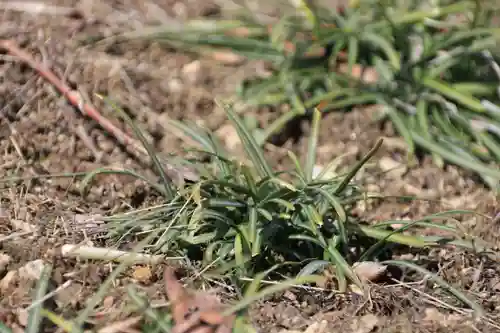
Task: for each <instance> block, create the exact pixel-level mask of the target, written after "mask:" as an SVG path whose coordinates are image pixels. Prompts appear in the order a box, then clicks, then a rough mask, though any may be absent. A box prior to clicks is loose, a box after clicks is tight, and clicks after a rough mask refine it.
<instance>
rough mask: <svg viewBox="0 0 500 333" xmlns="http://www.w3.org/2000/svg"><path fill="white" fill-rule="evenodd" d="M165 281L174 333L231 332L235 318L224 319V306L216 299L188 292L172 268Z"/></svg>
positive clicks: (211, 296) (165, 273)
mask: <svg viewBox="0 0 500 333" xmlns="http://www.w3.org/2000/svg"><path fill="white" fill-rule="evenodd" d="M163 280H164V285H165V293H166V295H167V298H168V300H169V301H170V303H171V310H172V317H173V319H174V322H175V326H174V327H173V329H172V333H186V332H188V331H189V332H190V333H231V331H232V327H233V324H234V319H235V316H234V315H232V316H228V317H224V316H222V313H223V306H222V304H221V303H220V302H219V301H218V299H217V298H216V297H214V296H213V295H210V294H208V293H193V292H190V291H189V290H187V289H185V288H184V286H182V284H181V283H180V282H179V281H178V280H177V278H176V277H175V273H174V269H173V268H171V267H166V268H165V271H164V275H163Z"/></svg>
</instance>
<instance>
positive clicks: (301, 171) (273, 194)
mask: <svg viewBox="0 0 500 333" xmlns="http://www.w3.org/2000/svg"><path fill="white" fill-rule="evenodd" d="M218 104H219V105H220V107H222V108H223V109H224V110H225V112H226V114H227V117H228V119H230V121H231V122H232V123H233V125H234V127H235V129H236V130H237V132H238V135H239V138H240V140H241V142H242V145H243V148H244V150H245V152H246V154H247V160H248V162H242V161H238V160H234V159H232V158H231V157H230V154H229V153H228V152H227V151H225V150H224V148H223V147H222V145H221V144H220V142H219V141H218V139H217V137H216V136H215V135H214V133H212V132H210V131H208V130H206V129H204V128H202V127H199V126H198V125H195V124H186V123H181V122H177V121H174V120H172V121H171V124H172V126H175V127H176V128H177V129H179V130H180V131H181V132H182V135H181V137H186V136H187V137H189V141H190V142H195V143H196V144H197V145H198V146H199V147H201V148H199V149H198V150H197V151H198V152H199V153H200V154H204V155H208V156H209V157H210V162H209V163H205V164H201V163H200V164H199V165H197V168H198V170H199V172H200V175H202V176H201V179H200V181H198V182H196V183H191V184H187V185H185V186H184V187H182V188H178V189H177V190H176V191H175V193H176V194H175V196H174V198H173V199H169V197H168V196H166V201H165V203H164V204H161V205H158V206H155V207H149V208H148V209H142V210H136V211H131V212H127V213H124V214H118V215H114V216H109V217H107V218H106V221H107V222H108V225H109V226H110V230H111V231H110V237H113V238H114V239H115V240H116V242H117V246H119V245H120V243H122V242H126V241H128V240H129V239H131V238H133V239H137V238H139V239H141V238H144V237H148V238H149V241H148V242H147V245H146V246H145V248H144V249H145V250H146V251H148V252H153V253H163V254H165V255H167V254H168V255H173V256H176V257H185V258H187V260H189V261H190V262H196V263H198V266H199V269H200V271H201V272H203V274H204V276H206V277H211V278H219V279H225V280H230V281H239V283H241V284H242V287H244V288H245V290H246V291H247V293H246V294H245V296H244V298H243V300H241V302H243V303H241V304H249V303H248V302H251V301H250V300H249V299H251V300H254V299H255V298H258V297H260V296H258V295H265V294H266V292H269V290H274V289H272V288H271V289H267V288H264V290H263V291H262V293H261V292H260V291H259V292H258V290H259V287H260V283H261V281H262V279H264V278H265V277H270V278H271V279H277V278H280V279H281V277H283V276H285V277H286V279H287V280H286V281H285V282H284V284H282V283H280V284H278V286H273V288H278V289H279V288H281V287H283V286H284V285H292V284H296V283H295V282H294V281H296V280H295V279H298V281H301V280H303V281H314V279H315V277H317V276H316V275H315V274H317V273H321V272H322V270H323V269H325V268H332V269H334V270H335V273H336V280H337V281H336V282H337V285H338V289H339V290H340V291H346V290H347V289H348V288H349V285H352V286H355V287H357V288H359V289H361V290H364V288H365V286H364V284H363V283H362V281H361V279H360V278H359V277H358V276H357V274H356V273H355V271H354V269H353V265H354V264H355V263H358V262H360V261H364V260H366V261H373V260H375V261H380V260H390V259H391V255H390V248H391V247H394V246H407V247H415V248H429V247H442V246H446V245H448V244H449V245H453V246H458V247H463V248H466V249H471V250H476V251H484V250H486V247H485V246H484V245H479V244H480V243H478V241H477V240H469V239H462V238H463V237H461V236H460V232H459V229H457V228H454V227H452V226H449V225H446V226H445V225H443V224H440V223H439V221H438V220H439V219H446V218H449V217H450V216H451V215H454V214H459V213H460V214H464V213H473V212H465V211H450V212H442V213H439V214H436V215H432V216H428V217H424V218H422V219H421V220H417V221H384V222H381V223H379V224H375V225H366V224H363V223H361V222H362V221H360V220H359V219H358V218H355V217H354V216H353V215H352V213H351V210H352V208H353V206H354V205H355V204H356V203H357V202H358V201H360V200H366V194H365V193H363V190H362V189H361V188H360V187H358V186H356V184H355V183H353V179H354V178H355V176H356V174H357V173H358V171H359V170H360V169H361V168H362V167H363V165H364V164H365V163H366V162H367V161H368V160H369V159H370V158H371V157H372V156H373V155H374V154H375V152H376V151H377V149H378V148H379V147H380V146H381V144H382V140H379V141H377V142H376V143H375V144H374V146H373V149H372V150H371V151H370V152H369V153H368V154H367V155H366V156H365V157H363V158H362V159H361V160H360V161H359V162H358V163H357V164H355V165H353V166H352V167H351V168H350V170H349V171H348V172H346V173H345V174H343V175H337V176H333V177H332V178H330V179H327V180H324V179H322V178H317V177H315V176H314V174H313V169H314V168H313V167H314V165H315V158H316V154H315V153H316V150H317V149H316V145H317V135H318V132H319V126H320V123H321V115H322V113H321V112H320V111H319V110H315V111H314V113H313V121H312V130H311V136H310V138H309V143H308V145H309V147H308V152H309V153H308V154H307V155H306V156H305V157H304V161H301V159H299V158H298V157H297V156H295V155H294V154H293V153H292V152H289V156H290V158H291V161H292V164H293V165H294V168H293V169H292V170H288V171H275V170H273V168H272V166H271V165H270V163H269V162H268V161H267V160H266V158H265V155H264V151H263V149H262V148H261V147H260V146H259V145H258V143H257V142H256V140H255V138H254V137H253V136H252V135H251V131H250V130H249V128H248V127H247V125H246V124H245V122H244V121H243V120H242V118H241V117H240V116H239V115H238V114H237V113H236V112H235V111H234V110H233V109H232V107H231V106H230V105H227V104H223V103H218ZM155 188H160V189H161V188H162V186H160V185H157V186H155ZM160 193H165V192H164V191H161V192H160ZM401 222H403V223H402V224H403V227H401V228H399V229H397V230H392V229H391V228H387V226H388V225H391V224H395V223H401ZM420 226H425V227H427V228H436V229H441V230H448V231H450V236H449V237H444V236H440V237H423V236H416V235H414V234H411V233H409V232H408V231H410V230H411V229H412V228H418V227H420ZM152 234H154V237H151V235H152ZM394 263H396V262H394ZM400 266H401V265H400ZM403 266H404V265H403ZM404 267H406V268H413V267H410V266H409V265H406V266H404ZM423 269H424V268H421V270H423ZM248 277H254V279H252V281H253V282H251V283H245V282H243V281H245V279H246V281H248ZM304 279H305V280H304ZM311 279H312V280H311ZM443 283H444V282H443ZM280 286H281V287H280ZM269 288H270V287H269ZM359 289H356V288H355V290H359ZM266 290H267V291H266ZM448 290H453V291H454V292H455V289H453V288H451V287H450V288H448ZM249 297H250V298H249ZM459 299H466V297H465V296H463V295H461V296H460V297H459ZM470 302H471V303H467V304H472V303H473V302H472V301H470ZM239 304H240V303H239ZM241 304H240V305H235V309H238V310H239V309H241V308H244V307H245V306H244V305H241ZM240 307H241V308H240Z"/></svg>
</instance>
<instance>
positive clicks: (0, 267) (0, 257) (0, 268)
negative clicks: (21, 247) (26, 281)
mask: <svg viewBox="0 0 500 333" xmlns="http://www.w3.org/2000/svg"><path fill="white" fill-rule="evenodd" d="M10 259H11V258H10V256H9V255H7V254H5V253H2V252H0V275H1V274H2V273H3V272H4V271H5V268H7V265H8V264H9V263H10Z"/></svg>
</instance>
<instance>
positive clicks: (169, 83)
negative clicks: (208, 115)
mask: <svg viewBox="0 0 500 333" xmlns="http://www.w3.org/2000/svg"><path fill="white" fill-rule="evenodd" d="M160 86H161V88H162V89H163V90H164V91H165V92H168V93H170V94H180V93H181V92H182V91H183V90H184V84H183V83H182V81H181V80H179V79H178V78H173V79H165V80H163V81H162V82H161V84H160Z"/></svg>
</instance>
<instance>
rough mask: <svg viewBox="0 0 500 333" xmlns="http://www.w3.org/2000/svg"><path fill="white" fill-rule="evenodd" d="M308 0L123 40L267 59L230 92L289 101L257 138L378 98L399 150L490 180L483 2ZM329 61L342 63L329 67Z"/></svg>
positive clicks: (493, 95)
mask: <svg viewBox="0 0 500 333" xmlns="http://www.w3.org/2000/svg"><path fill="white" fill-rule="evenodd" d="M308 3H309V2H305V1H302V2H300V6H298V7H297V8H296V10H295V12H291V13H290V12H288V13H286V14H283V16H282V17H281V18H279V20H278V21H276V22H274V23H273V24H271V25H267V23H266V24H264V23H262V22H260V21H259V20H258V19H257V18H256V17H257V15H251V13H246V12H245V13H244V14H245V15H244V16H243V15H242V16H243V18H237V19H233V20H213V21H210V20H207V21H199V20H197V21H193V22H189V23H188V24H186V25H185V26H184V27H182V28H179V27H177V28H176V29H169V28H168V27H159V28H157V29H155V31H153V32H151V31H148V32H146V31H137V32H134V33H133V34H130V35H128V36H127V37H134V38H153V39H155V40H158V41H160V42H165V43H168V44H171V45H173V46H176V47H181V48H184V49H187V50H190V51H194V52H202V53H206V52H207V49H210V50H213V49H215V50H230V51H231V52H233V53H236V54H238V55H241V56H244V57H246V58H248V59H258V60H265V61H267V62H269V63H270V65H271V67H272V68H273V73H272V75H271V76H270V77H266V78H260V79H251V80H247V81H245V82H243V83H242V85H241V87H240V88H239V89H238V91H239V98H241V99H242V100H243V101H244V102H245V103H246V104H251V105H259V106H262V105H280V104H289V105H290V106H291V110H290V111H289V112H286V113H285V114H283V115H282V116H280V117H279V118H278V119H277V120H276V121H275V122H274V123H273V124H270V125H269V126H268V128H266V129H264V133H263V134H262V135H260V138H261V140H259V144H260V143H262V142H264V141H265V139H266V138H268V137H269V136H270V135H271V134H272V133H274V132H277V131H279V130H280V129H281V128H282V127H283V125H284V124H286V123H287V122H288V121H290V120H291V119H292V118H294V117H297V116H299V115H304V114H310V112H311V110H312V109H313V108H314V107H316V106H318V105H320V109H321V110H322V111H323V112H329V111H332V110H341V109H346V108H350V107H352V106H357V105H364V104H378V105H380V108H379V111H380V120H389V121H391V122H392V124H393V125H394V127H395V128H396V130H397V131H398V133H399V134H400V135H401V136H402V137H403V138H404V139H405V141H406V143H407V147H408V153H409V156H410V157H412V156H414V154H415V151H416V149H422V150H424V151H427V152H429V153H430V154H432V157H433V159H434V161H435V163H436V164H437V165H438V166H440V167H443V166H444V163H445V162H447V163H452V164H456V165H459V166H461V167H463V168H465V169H469V170H472V171H473V172H475V173H476V174H478V175H479V177H481V178H482V179H483V181H484V182H485V183H486V184H487V185H489V186H490V187H491V188H494V189H498V185H499V180H500V171H499V170H498V163H499V162H500V112H499V110H500V109H499V107H498V106H497V103H498V101H499V99H498V92H497V86H498V83H499V81H500V79H499V75H500V71H499V69H498V68H499V67H498V64H497V59H498V57H497V54H498V52H497V48H496V41H497V39H498V36H499V33H500V30H499V28H496V27H493V26H492V25H491V23H490V22H491V19H492V17H494V16H495V11H494V10H493V9H492V8H495V6H494V5H492V4H489V3H488V2H487V1H486V2H484V1H468V0H461V1H450V0H446V1H444V0H442V1H433V2H432V3H430V2H429V3H427V4H425V5H423V4H422V2H419V1H409V2H408V1H395V0H394V1H389V0H387V1H372V0H365V1H359V2H357V6H355V7H354V6H353V7H348V8H344V9H339V8H335V9H331V8H318V7H313V6H311V5H308ZM457 17H459V18H462V20H459V21H458V22H457ZM180 32H181V33H180ZM340 62H345V64H346V66H347V70H346V71H344V72H339V71H338V70H337V69H338V67H337V66H338V65H339V63H340ZM353 69H356V70H358V69H363V70H364V71H365V72H372V75H373V73H376V77H377V80H376V81H375V82H373V81H370V82H367V81H366V80H364V79H363V78H362V77H360V76H359V75H354V73H355V72H353Z"/></svg>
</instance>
